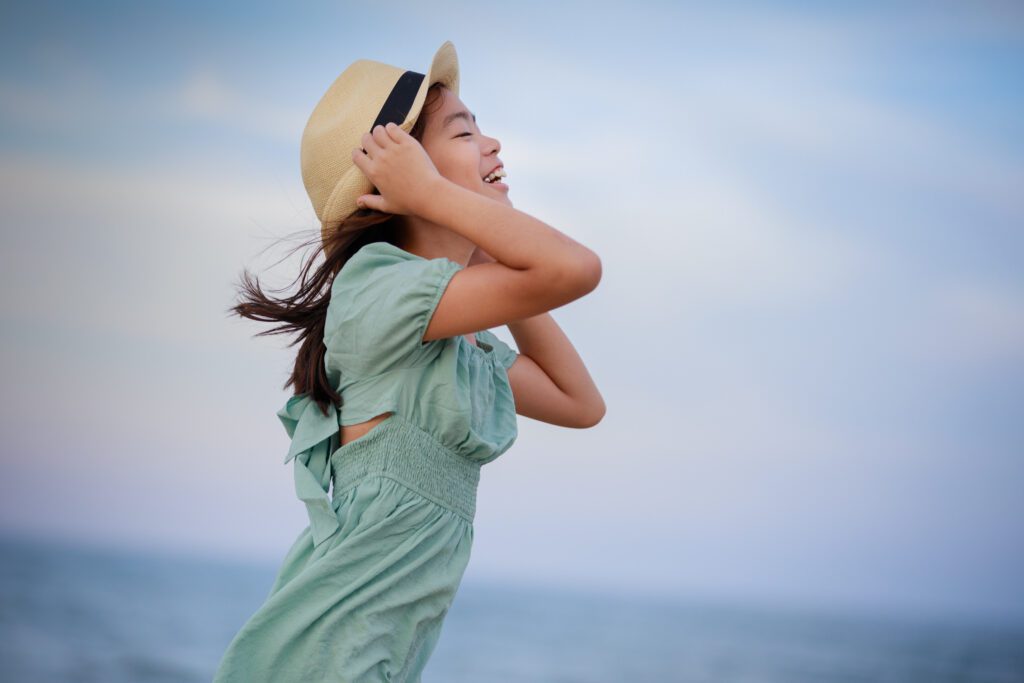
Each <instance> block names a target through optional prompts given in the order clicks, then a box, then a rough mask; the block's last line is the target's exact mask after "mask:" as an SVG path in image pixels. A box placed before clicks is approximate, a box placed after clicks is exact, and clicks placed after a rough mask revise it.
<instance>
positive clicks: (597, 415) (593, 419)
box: [578, 400, 605, 429]
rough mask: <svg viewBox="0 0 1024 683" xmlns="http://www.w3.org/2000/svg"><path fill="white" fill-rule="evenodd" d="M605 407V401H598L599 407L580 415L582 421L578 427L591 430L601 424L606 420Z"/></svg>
mask: <svg viewBox="0 0 1024 683" xmlns="http://www.w3.org/2000/svg"><path fill="white" fill-rule="evenodd" d="M604 414H605V405H604V401H600V400H599V401H598V403H597V405H596V406H594V407H593V408H590V409H588V410H585V411H583V412H582V413H581V415H580V421H579V423H578V426H579V428H580V429H590V428H591V427H596V426H597V425H598V424H600V422H601V420H603V419H604Z"/></svg>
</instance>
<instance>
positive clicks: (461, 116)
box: [441, 111, 476, 129]
mask: <svg viewBox="0 0 1024 683" xmlns="http://www.w3.org/2000/svg"><path fill="white" fill-rule="evenodd" d="M470 116H472V117H473V123H476V114H467V113H466V112H464V111H457V112H455V113H454V114H448V116H446V117H444V121H443V122H442V123H441V128H442V129H443V128H447V127H448V124H450V123H451V122H452V121H454V120H455V119H466V121H469V117H470Z"/></svg>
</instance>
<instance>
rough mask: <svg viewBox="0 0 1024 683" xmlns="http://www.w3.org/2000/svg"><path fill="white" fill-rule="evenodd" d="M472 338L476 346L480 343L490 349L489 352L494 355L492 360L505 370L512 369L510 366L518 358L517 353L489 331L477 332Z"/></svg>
mask: <svg viewBox="0 0 1024 683" xmlns="http://www.w3.org/2000/svg"><path fill="white" fill-rule="evenodd" d="M474 337H475V338H476V342H477V344H480V343H481V342H482V343H484V344H486V345H487V346H489V347H490V348H491V351H490V352H491V353H492V354H493V355H494V359H495V360H496V361H497V362H498V363H499V364H500V365H501V367H503V368H505V369H506V370H508V369H509V368H510V367H512V364H513V363H515V362H516V358H518V357H519V353H518V352H516V351H514V350H512V349H511V348H510V347H509V345H508V344H506V343H505V342H503V341H502V340H501V339H499V338H498V337H497V336H496V335H495V334H493V333H492V332H491V331H490V330H482V331H480V332H477V333H476V334H475V335H474Z"/></svg>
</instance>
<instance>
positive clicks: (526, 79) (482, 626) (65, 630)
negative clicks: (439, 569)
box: [0, 1, 1024, 682]
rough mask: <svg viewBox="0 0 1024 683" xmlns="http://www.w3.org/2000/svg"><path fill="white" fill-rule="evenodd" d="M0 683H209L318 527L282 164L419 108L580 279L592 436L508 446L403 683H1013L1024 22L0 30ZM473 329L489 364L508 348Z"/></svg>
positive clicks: (1018, 637) (101, 6) (1023, 306)
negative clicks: (243, 296)
mask: <svg viewBox="0 0 1024 683" xmlns="http://www.w3.org/2000/svg"><path fill="white" fill-rule="evenodd" d="M0 36H2V40H0V53H2V54H3V59H2V61H0V155H2V157H0V221H2V250H0V259H2V260H0V287H2V292H3V294H2V304H0V305H2V310H0V315H2V328H0V345H2V348H3V355H2V358H3V361H2V362H3V376H4V380H5V381H4V382H3V384H2V387H0V392H2V396H3V408H4V409H3V411H2V413H0V448H2V451H0V452H2V462H0V486H2V491H0V530H2V532H3V536H4V539H5V540H4V541H3V544H2V545H0V548H2V551H0V628H2V630H3V632H2V637H0V655H2V656H0V678H2V679H3V680H10V681H28V680H32V681H64V680H67V681H71V680H76V681H86V680H97V681H108V682H109V681H202V680H209V679H210V678H211V677H212V675H213V671H214V669H215V667H216V665H217V663H218V661H219V657H220V655H221V653H222V652H223V651H224V649H225V648H226V647H227V645H228V643H229V641H230V640H231V638H232V637H233V635H234V634H235V632H236V631H237V630H238V629H239V628H240V627H241V625H242V624H243V623H244V621H245V620H246V619H247V618H248V617H249V616H250V615H251V614H252V612H254V611H255V610H256V608H257V607H258V606H259V605H260V604H261V602H262V600H263V598H264V597H265V594H266V591H267V590H269V588H270V584H271V581H272V579H273V576H274V573H275V570H276V568H277V565H278V563H279V562H280V561H281V559H282V558H283V556H284V553H285V551H286V550H287V549H288V548H289V546H290V544H291V543H292V541H293V540H294V539H295V537H296V536H297V535H298V533H299V532H300V531H301V530H302V529H303V527H304V526H305V525H306V523H307V521H308V520H307V517H306V511H305V508H304V507H303V505H302V504H301V503H300V502H299V501H298V500H297V499H296V498H295V496H294V489H293V486H294V484H293V478H292V468H291V466H290V465H287V466H286V465H284V464H283V460H284V457H285V454H286V452H287V448H288V437H287V434H286V433H285V431H284V429H283V428H282V425H281V423H280V422H279V420H278V418H277V417H276V416H275V412H276V411H277V410H278V409H279V408H280V407H281V406H283V405H284V403H285V401H286V399H287V397H288V393H287V392H285V391H284V390H283V384H284V382H285V381H286V379H287V377H288V374H289V371H290V366H291V363H292V360H293V357H294V351H295V349H294V348H288V347H287V342H288V340H287V339H286V338H283V337H262V338H255V337H254V336H253V335H254V334H255V333H256V332H259V331H261V330H262V329H265V328H263V327H261V326H259V325H258V324H257V323H253V322H251V321H245V320H241V319H239V318H233V317H229V316H228V315H227V309H228V307H229V306H230V305H231V304H232V303H233V301H234V294H235V284H236V282H237V280H238V277H239V276H240V274H241V271H242V268H249V269H251V270H253V271H255V272H256V273H259V275H260V278H261V281H262V282H264V283H266V284H269V285H271V286H284V285H286V284H288V283H290V282H291V281H292V279H293V278H294V276H295V274H296V272H297V268H298V259H297V257H295V258H287V259H285V260H283V261H282V260H281V259H282V257H284V256H285V255H286V250H287V249H288V248H290V247H291V246H293V245H294V244H295V243H296V242H297V241H301V240H303V239H306V238H308V237H309V236H310V235H313V234H315V233H316V232H317V231H318V224H317V221H316V217H315V215H314V213H313V210H312V208H311V205H310V204H309V201H308V198H307V197H306V194H305V191H304V188H303V185H302V180H301V176H300V172H299V159H298V151H299V139H300V136H301V133H302V129H303V127H304V125H305V122H306V117H307V116H308V115H309V113H310V112H311V111H312V108H313V107H314V105H315V104H316V102H317V101H318V100H319V98H320V96H321V95H322V94H323V92H324V91H325V90H326V88H327V87H328V86H329V85H330V83H331V82H332V81H333V80H334V78H335V77H336V76H337V75H338V74H339V73H341V71H342V70H344V68H345V67H346V66H348V64H350V63H351V62H352V61H354V60H356V59H360V58H366V59H375V60H378V61H382V62H386V63H389V64H394V65H398V66H402V67H405V68H409V69H412V70H415V71H420V72H425V70H426V69H427V68H428V67H429V62H430V59H431V57H432V55H433V54H434V52H435V50H436V49H437V48H438V47H439V46H440V45H441V43H442V42H444V41H445V40H451V41H453V42H454V44H455V46H456V49H457V51H458V54H459V58H460V66H461V75H462V76H461V98H462V100H463V102H465V103H466V105H467V106H468V107H469V108H470V109H471V110H472V111H473V112H474V113H475V114H476V116H477V121H478V124H479V126H480V128H481V130H482V131H483V132H484V133H486V134H488V135H492V136H495V137H497V138H498V139H499V140H500V141H501V143H502V149H501V152H500V154H499V156H500V158H501V160H502V161H503V162H504V164H505V167H506V170H507V171H508V174H509V176H508V179H507V182H508V184H509V186H510V188H511V189H510V192H509V197H510V198H511V200H512V202H513V204H514V205H515V206H516V207H517V208H519V209H521V210H523V211H526V212H527V213H529V214H531V215H534V216H536V217H538V218H540V219H542V220H544V221H546V222H548V223H549V224H551V225H553V226H555V227H556V228H558V229H559V230H562V231H563V232H566V233H567V234H569V235H571V236H572V237H574V238H575V239H577V240H579V241H581V242H582V243H584V244H586V245H587V246H588V247H590V248H592V249H594V250H595V251H596V252H597V253H598V254H599V255H600V256H601V258H602V263H603V279H602V282H601V284H600V286H599V288H598V289H597V290H596V291H594V292H593V293H592V294H591V295H589V296H587V297H585V298H584V299H581V300H579V301H576V302H574V303H572V304H570V305H568V306H565V307H562V308H560V309H556V310H555V311H554V312H553V315H554V317H555V319H556V320H557V321H558V322H559V323H560V324H561V326H562V327H563V329H564V330H565V331H566V333H567V334H568V335H569V337H570V338H571V339H572V340H573V343H574V344H575V346H576V348H577V349H578V351H579V352H580V354H581V356H582V357H583V359H584V360H585V362H586V363H587V365H588V367H589V368H590V371H591V373H592V375H593V377H594V379H595V381H596V382H597V384H598V386H599V387H600V389H601V391H602V393H603V395H604V397H605V401H606V404H607V409H608V410H607V415H606V417H605V419H604V420H603V421H602V422H601V423H600V424H599V425H598V426H597V427H595V428H593V429H589V430H572V429H564V428H559V427H554V426H551V425H547V424H543V423H539V422H536V421H533V420H529V419H526V418H520V425H519V429H520V431H519V437H518V440H517V442H516V444H515V445H514V446H513V447H512V449H511V450H510V451H509V452H507V453H506V454H504V455H503V456H502V457H501V458H499V459H498V460H496V461H494V462H493V463H490V464H488V465H487V466H486V467H485V468H484V470H483V471H482V473H481V484H480V491H479V500H478V512H477V519H476V522H475V531H476V534H475V545H474V550H473V558H472V560H471V562H470V566H469V569H468V570H467V572H466V575H465V579H464V584H463V589H462V591H460V593H459V595H458V598H457V599H456V601H455V603H454V605H453V607H452V609H451V612H450V614H449V617H448V620H447V622H446V625H445V630H444V633H443V635H442V637H441V640H440V642H439V644H438V647H437V650H436V652H435V655H434V657H433V659H432V660H431V663H430V665H429V666H428V667H427V670H426V673H425V677H424V680H425V681H428V682H440V681H463V680H465V681H470V680H474V681H479V680H492V681H605V680H607V681H624V680H631V681H647V680H650V681H654V680H658V681H666V680H672V681H677V680H678V681H929V682H936V681H954V680H955V681H1022V680H1024V529H1022V520H1024V495H1022V491H1024V419H1022V418H1024V414H1022V413H1024V411H1022V407H1024V268H1022V261H1024V230H1022V227H1024V199H1022V197H1024V194H1022V190H1024V136H1022V133H1024V123H1022V122H1024V106H1022V104H1024V89H1022V87H1021V84H1022V82H1024V10H1022V8H1021V5H1020V4H1018V3H1014V2H971V3H945V2H931V3H919V4H915V3H896V4H890V3H874V2H858V3H798V2H776V3H767V2H752V3H740V2H725V3H714V4H707V3H693V4H686V3H679V2H671V3H669V2H664V3H657V2H646V3H630V4H626V3H577V2H571V3H535V2H519V3H515V4H509V3H505V4H498V5H490V4H481V3H470V2H448V3H443V4H437V5H431V4H429V3H412V2H397V3H388V4H386V5H383V4H374V3H358V4H356V3H347V2H333V3H288V4H285V3H281V4H279V5H276V6H271V5H264V4H261V3H240V2H226V3H191V2H174V3H169V2H151V3H118V2H115V3H109V2H100V3H54V2H45V1H44V2H33V3H5V4H4V5H3V7H2V9H0ZM494 332H495V333H496V334H498V335H499V336H500V337H502V338H503V339H504V340H506V341H508V342H509V343H510V344H513V345H514V340H513V339H512V337H511V335H510V334H509V333H508V330H507V329H505V328H501V329H495V330H494Z"/></svg>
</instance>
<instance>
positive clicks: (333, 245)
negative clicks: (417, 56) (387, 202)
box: [228, 83, 444, 415]
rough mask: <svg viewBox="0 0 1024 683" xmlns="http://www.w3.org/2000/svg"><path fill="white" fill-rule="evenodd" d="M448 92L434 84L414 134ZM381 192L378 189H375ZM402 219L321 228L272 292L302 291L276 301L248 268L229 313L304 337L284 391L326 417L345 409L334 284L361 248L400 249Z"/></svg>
mask: <svg viewBox="0 0 1024 683" xmlns="http://www.w3.org/2000/svg"><path fill="white" fill-rule="evenodd" d="M442 88H444V86H443V85H442V84H440V83H434V84H432V85H431V86H430V88H429V89H428V90H427V96H426V99H425V100H424V103H423V109H422V110H421V112H420V115H419V117H418V118H417V119H416V124H415V125H414V126H413V127H412V130H410V131H409V134H410V135H411V136H412V137H414V138H416V139H417V140H419V141H421V142H422V140H423V130H424V128H425V126H426V121H427V115H429V114H430V113H431V112H432V111H433V110H432V109H430V107H431V106H432V105H433V104H434V103H435V102H438V103H440V102H441V96H442V94H443V93H442V92H441V90H442ZM374 191H375V192H376V190H374ZM401 219H402V216H398V215H394V214H389V213H383V212H380V211H376V210H373V209H359V210H357V211H355V212H354V213H352V214H351V215H350V216H348V217H347V218H345V219H344V220H343V221H341V222H340V223H339V224H338V225H337V227H336V228H334V227H332V229H330V230H328V231H327V233H328V234H327V237H326V238H322V236H321V234H320V230H319V228H318V229H317V230H316V233H317V234H316V236H315V237H313V238H311V239H309V240H307V241H305V242H303V243H302V244H299V245H298V246H296V247H295V248H294V249H292V250H291V251H290V252H289V254H293V253H295V252H296V251H298V250H299V249H304V248H308V247H314V249H313V251H312V252H311V253H309V254H308V256H307V257H306V258H305V259H303V264H302V266H301V268H300V269H299V274H298V275H297V276H296V278H295V280H293V281H292V283H291V284H290V285H288V286H287V287H283V288H281V289H270V290H269V291H271V292H285V291H287V290H290V289H291V288H292V287H293V286H295V283H298V288H297V289H296V291H295V293H294V294H292V295H290V296H283V297H281V298H274V297H271V296H268V295H267V294H266V293H265V292H264V290H263V289H262V288H261V287H260V282H259V277H258V276H256V277H254V276H252V274H251V273H250V272H249V270H248V269H243V270H242V276H241V284H240V285H239V286H238V292H239V295H238V303H236V304H235V305H234V306H231V307H230V308H229V309H228V314H229V315H238V316H240V317H243V318H249V319H250V320H259V321H261V322H272V323H277V325H275V326H274V327H271V328H269V329H266V330H263V331H262V332H257V333H256V334H255V335H254V336H258V337H259V336H264V335H271V334H290V333H292V332H296V333H298V334H297V336H296V338H295V339H293V340H292V341H291V342H290V343H289V344H288V346H295V345H296V344H299V343H301V346H300V347H299V350H298V353H297V354H296V357H295V367H294V368H293V370H292V374H291V377H289V378H288V381H287V382H285V384H284V386H283V387H282V388H283V389H287V388H288V387H294V394H296V395H298V394H304V393H309V394H311V396H312V398H313V400H314V401H316V403H317V405H319V406H320V410H321V412H323V414H324V415H327V407H328V405H329V404H334V405H335V406H338V407H340V406H341V403H342V400H341V395H340V394H338V392H337V391H336V390H335V388H334V387H332V386H331V384H330V382H329V381H328V379H327V371H326V370H325V369H324V352H325V350H326V347H325V346H324V343H323V341H324V322H325V320H326V318H327V306H328V304H330V300H331V284H332V283H333V282H334V277H335V276H336V275H337V274H338V271H340V270H341V268H342V266H344V265H345V263H347V262H348V260H349V258H351V256H352V255H353V254H355V253H356V252H357V251H358V250H359V249H360V248H362V247H363V246H365V245H367V244H369V243H371V242H390V243H391V244H396V245H397V242H396V240H397V238H398V236H399V231H400V230H401ZM320 254H323V255H324V260H323V263H321V264H320V265H319V266H317V267H316V268H315V269H314V268H313V264H314V262H315V261H316V259H317V257H318V256H319V255H320Z"/></svg>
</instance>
